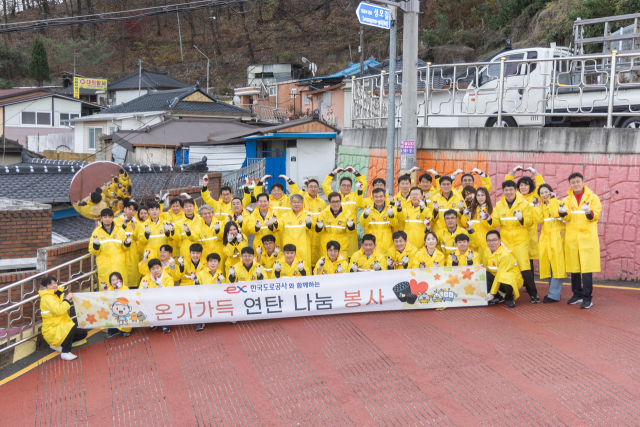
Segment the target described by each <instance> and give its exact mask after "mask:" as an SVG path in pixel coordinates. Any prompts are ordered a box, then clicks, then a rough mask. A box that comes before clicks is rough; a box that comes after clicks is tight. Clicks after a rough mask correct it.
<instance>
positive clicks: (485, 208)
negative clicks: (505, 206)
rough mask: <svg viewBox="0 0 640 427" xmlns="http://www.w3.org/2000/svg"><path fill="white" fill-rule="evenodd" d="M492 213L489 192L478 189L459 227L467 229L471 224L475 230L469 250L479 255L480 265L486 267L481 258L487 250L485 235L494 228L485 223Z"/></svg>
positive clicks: (481, 188)
mask: <svg viewBox="0 0 640 427" xmlns="http://www.w3.org/2000/svg"><path fill="white" fill-rule="evenodd" d="M492 213H493V203H492V202H491V198H490V197H489V191H487V189H486V188H484V187H480V188H478V189H477V190H476V193H475V197H474V199H473V202H471V206H470V207H469V208H467V209H465V210H464V212H463V215H462V217H461V218H460V225H461V226H462V227H463V228H468V227H469V223H471V224H472V225H471V227H473V229H474V230H475V233H474V234H475V239H474V242H472V243H471V249H472V250H473V251H474V252H477V253H478V254H479V255H480V263H481V264H482V265H486V260H485V259H484V258H483V257H484V254H485V252H486V251H485V249H487V233H488V232H489V231H490V230H493V229H494V228H495V226H493V225H490V224H489V223H488V222H487V220H489V219H490V218H491V214H492Z"/></svg>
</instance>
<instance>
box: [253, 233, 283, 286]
mask: <svg viewBox="0 0 640 427" xmlns="http://www.w3.org/2000/svg"><path fill="white" fill-rule="evenodd" d="M278 258H280V246H278V245H276V238H275V236H273V235H266V236H262V246H258V247H257V248H256V260H257V261H258V264H260V265H262V267H264V270H265V272H266V273H265V274H266V276H267V277H268V278H271V277H273V265H274V264H275V262H276V261H277V260H278Z"/></svg>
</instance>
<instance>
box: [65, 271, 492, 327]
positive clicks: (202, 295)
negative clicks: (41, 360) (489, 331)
mask: <svg viewBox="0 0 640 427" xmlns="http://www.w3.org/2000/svg"><path fill="white" fill-rule="evenodd" d="M486 292H487V284H486V270H485V269H484V267H482V266H464V267H437V268H431V269H414V270H392V271H379V272H367V273H348V274H335V275H321V276H307V277H296V278H281V279H270V280H263V281H258V282H241V283H237V284H222V285H200V286H185V287H172V288H157V289H129V290H124V291H114V292H91V293H75V294H74V296H73V301H74V304H75V308H76V313H77V316H78V323H79V326H80V327H81V328H86V329H96V328H112V327H144V326H169V325H183V324H195V323H214V322H225V321H239V320H257V319H275V318H283V317H298V316H316V315H323V314H342V313H357V312H369V311H389V310H415V309H428V308H444V307H471V306H484V305H487V303H486V302H485V300H484V298H485V296H486Z"/></svg>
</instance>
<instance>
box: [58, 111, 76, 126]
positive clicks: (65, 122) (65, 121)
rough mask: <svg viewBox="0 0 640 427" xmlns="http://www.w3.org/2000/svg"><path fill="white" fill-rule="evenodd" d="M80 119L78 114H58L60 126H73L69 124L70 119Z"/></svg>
mask: <svg viewBox="0 0 640 427" xmlns="http://www.w3.org/2000/svg"><path fill="white" fill-rule="evenodd" d="M78 117H80V114H78V113H60V126H73V124H72V123H69V120H71V119H77V118H78Z"/></svg>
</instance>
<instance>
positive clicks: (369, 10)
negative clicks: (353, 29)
mask: <svg viewBox="0 0 640 427" xmlns="http://www.w3.org/2000/svg"><path fill="white" fill-rule="evenodd" d="M356 15H357V16H358V21H360V23H361V24H364V25H370V26H372V27H377V28H384V29H386V30H388V29H389V28H391V11H390V10H389V9H387V8H386V7H381V6H376V5H374V4H369V3H360V4H359V5H358V7H357V8H356Z"/></svg>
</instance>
